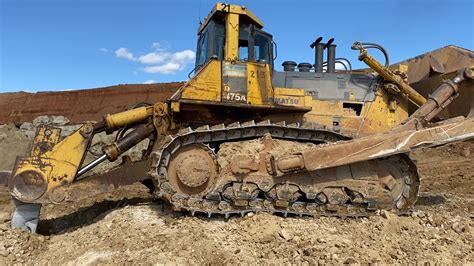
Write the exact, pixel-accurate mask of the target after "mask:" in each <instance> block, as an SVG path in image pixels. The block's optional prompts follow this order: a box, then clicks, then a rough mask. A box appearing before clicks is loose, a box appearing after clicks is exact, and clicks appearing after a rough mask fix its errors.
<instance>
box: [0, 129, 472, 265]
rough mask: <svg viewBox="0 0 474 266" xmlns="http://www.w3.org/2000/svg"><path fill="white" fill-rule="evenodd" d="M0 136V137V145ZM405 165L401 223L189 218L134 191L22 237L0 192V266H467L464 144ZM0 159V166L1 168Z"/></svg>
mask: <svg viewBox="0 0 474 266" xmlns="http://www.w3.org/2000/svg"><path fill="white" fill-rule="evenodd" d="M6 130H7V129H6V127H3V128H0V137H1V136H2V135H1V134H5V135H7V133H5V131H6ZM8 130H9V131H8V132H9V133H8V134H14V132H15V130H17V129H15V128H9V129H8ZM12 132H13V133H12ZM23 133H24V132H23ZM15 134H20V133H18V132H17V133H15ZM26 139H28V137H26ZM18 141H19V142H21V143H23V141H25V139H24V138H23V137H21V136H20V137H19V139H18ZM7 142H8V141H7V140H6V139H3V140H2V142H0V154H6V153H7V152H11V151H12V150H14V148H15V147H14V146H12V145H10V144H8V143H7ZM7 144H8V145H10V146H8V145H7ZM26 146H27V145H26ZM19 148H22V149H23V148H24V149H26V148H25V147H23V146H21V147H20V146H18V147H17V149H19ZM22 152H23V151H22ZM24 152H26V150H25V151H24ZM411 157H412V158H413V159H415V160H417V165H418V167H419V171H420V174H421V176H422V182H421V183H422V187H421V193H420V197H419V199H418V202H417V204H416V206H415V210H414V212H413V213H412V214H411V215H409V216H402V217H399V216H395V215H394V214H391V213H387V212H382V213H381V214H380V215H377V216H373V217H369V218H359V219H339V218H318V219H314V218H309V217H303V218H298V217H289V218H283V217H280V216H276V215H269V214H249V215H246V216H245V217H231V218H230V219H228V220H226V219H224V218H223V217H211V218H208V217H203V216H197V217H192V216H189V215H187V214H182V213H175V212H172V211H171V210H170V209H169V208H168V207H167V205H166V204H164V203H162V202H159V201H155V200H153V198H152V197H151V196H150V195H149V194H148V193H147V191H148V190H147V189H146V188H145V187H144V186H143V185H141V184H136V185H131V186H127V187H122V188H120V189H118V190H111V189H104V192H103V193H101V194H100V195H97V196H94V197H89V196H86V195H84V198H83V199H82V200H79V201H77V202H74V203H71V204H69V205H46V206H44V207H43V209H42V214H41V223H40V226H39V234H29V233H26V232H23V231H19V230H12V229H10V217H11V211H12V210H13V204H12V203H11V202H10V198H9V195H8V194H7V193H6V191H5V190H4V189H3V190H0V265H1V264H11V263H24V262H30V263H31V262H33V263H40V264H47V263H51V264H83V265H94V264H97V263H106V264H116V263H144V262H149V263H153V264H177V263H179V264H188V263H190V264H201V263H205V264H223V263H248V264H254V263H259V264H260V263H262V264H270V263H271V264H273V263H275V264H280V263H305V264H317V263H321V264H325V263H331V264H333V263H363V264H366V263H390V264H392V263H413V262H417V263H426V262H429V263H430V264H433V263H449V264H461V263H463V264H472V263H474V250H473V243H474V237H473V236H474V235H473V233H474V231H473V225H474V224H473V218H474V204H473V203H474V192H473V188H474V163H473V162H474V142H463V143H456V144H452V145H448V146H445V147H441V148H437V149H432V150H425V151H419V152H416V153H415V154H412V155H411ZM5 158H6V157H4V159H2V160H3V162H2V165H10V164H11V162H10V161H8V162H7V161H6V159H5ZM9 160H11V159H9ZM83 186H84V187H86V188H89V189H91V190H93V189H96V188H94V187H93V184H90V183H84V184H83Z"/></svg>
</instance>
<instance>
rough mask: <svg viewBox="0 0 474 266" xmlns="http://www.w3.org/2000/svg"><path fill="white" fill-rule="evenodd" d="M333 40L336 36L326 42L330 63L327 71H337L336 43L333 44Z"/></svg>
mask: <svg viewBox="0 0 474 266" xmlns="http://www.w3.org/2000/svg"><path fill="white" fill-rule="evenodd" d="M333 42H334V38H331V39H329V41H328V43H327V44H326V48H327V49H328V65H327V70H326V72H327V73H335V72H336V45H335V44H333Z"/></svg>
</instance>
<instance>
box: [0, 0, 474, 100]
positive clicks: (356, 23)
mask: <svg viewBox="0 0 474 266" xmlns="http://www.w3.org/2000/svg"><path fill="white" fill-rule="evenodd" d="M0 3H1V5H0V92H5V91H20V90H25V91H45V90H65V89H83V88H94V87H101V86H109V85H114V84H125V83H143V82H147V81H156V82H169V81H182V80H186V79H187V74H188V73H189V71H190V70H191V69H192V68H193V64H194V60H193V58H192V57H193V51H195V47H196V44H195V43H196V37H197V36H196V30H197V25H198V22H199V17H201V18H203V17H204V16H205V15H206V14H207V13H208V12H209V11H210V10H211V8H212V7H213V5H214V3H215V1H208V0H192V1H182V0H174V1H158V0H154V1H152V0H75V1H72V0H0ZM232 3H235V4H242V5H245V6H247V7H248V8H249V9H251V10H252V11H253V12H254V14H256V15H257V17H259V18H260V19H261V20H262V21H263V22H264V24H265V30H266V31H267V32H270V33H271V34H272V35H273V37H274V40H275V41H276V43H277V44H278V59H277V64H276V65H277V67H278V68H281V66H280V65H281V62H282V61H284V60H293V61H296V62H312V61H313V60H314V59H313V58H314V55H313V51H312V50H311V49H310V48H309V44H310V43H311V41H313V40H314V39H315V37H317V36H324V37H325V38H330V37H334V38H335V40H336V41H335V43H336V44H337V45H338V50H337V56H338V57H346V58H348V59H350V60H351V61H352V63H353V65H355V66H356V67H363V65H362V64H361V63H360V62H358V61H357V53H356V52H354V51H352V50H350V45H351V44H352V43H353V42H354V41H356V40H359V41H365V42H376V43H379V44H381V45H383V46H385V47H386V49H387V50H388V51H389V53H390V56H391V61H392V62H397V61H401V60H404V59H406V58H409V57H413V56H415V55H419V54H421V53H424V52H427V51H431V50H433V49H436V48H439V47H442V46H446V45H448V44H454V45H458V46H461V47H465V48H468V49H471V50H472V49H473V47H474V29H473V27H474V19H473V12H474V4H473V3H474V1H472V0H451V1H448V0H445V1H436V0H423V1H421V0H406V1H405V0H404V1H395V0H363V1H341V0H335V1H297V0H293V1H290V0H288V1H275V0H273V1H270V0H260V1H243V0H234V1H233V2H232ZM379 58H380V57H379Z"/></svg>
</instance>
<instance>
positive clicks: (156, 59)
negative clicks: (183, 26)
mask: <svg viewBox="0 0 474 266" xmlns="http://www.w3.org/2000/svg"><path fill="white" fill-rule="evenodd" d="M169 56H170V54H169V53H162V52H158V53H156V52H151V53H148V54H146V55H142V56H140V57H139V58H138V61H140V63H142V64H160V63H163V62H164V61H165V60H166V59H168V58H169Z"/></svg>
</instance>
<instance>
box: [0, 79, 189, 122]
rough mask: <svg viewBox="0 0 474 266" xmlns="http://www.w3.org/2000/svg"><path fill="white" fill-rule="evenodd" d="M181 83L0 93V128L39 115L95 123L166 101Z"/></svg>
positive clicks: (26, 120) (31, 119)
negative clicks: (141, 104) (137, 105)
mask: <svg viewBox="0 0 474 266" xmlns="http://www.w3.org/2000/svg"><path fill="white" fill-rule="evenodd" d="M182 84H183V83H180V82H173V83H158V84H127V85H117V86H111V87H105V88H97V89H88V90H73V91H58V92H38V93H28V92H14V93H0V124H8V123H16V124H20V123H23V122H31V121H33V119H34V118H36V117H38V116H41V115H48V116H51V115H60V116H66V117H68V118H69V119H70V120H71V122H73V123H83V122H85V121H98V120H100V119H102V117H103V115H105V114H108V113H116V112H120V111H123V110H126V109H127V108H130V107H131V106H133V105H135V104H137V103H140V102H148V103H155V102H159V101H164V100H166V99H167V98H169V97H170V96H171V95H172V94H173V93H174V92H175V91H176V90H177V89H178V88H179V87H180V86H181V85H182Z"/></svg>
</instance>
